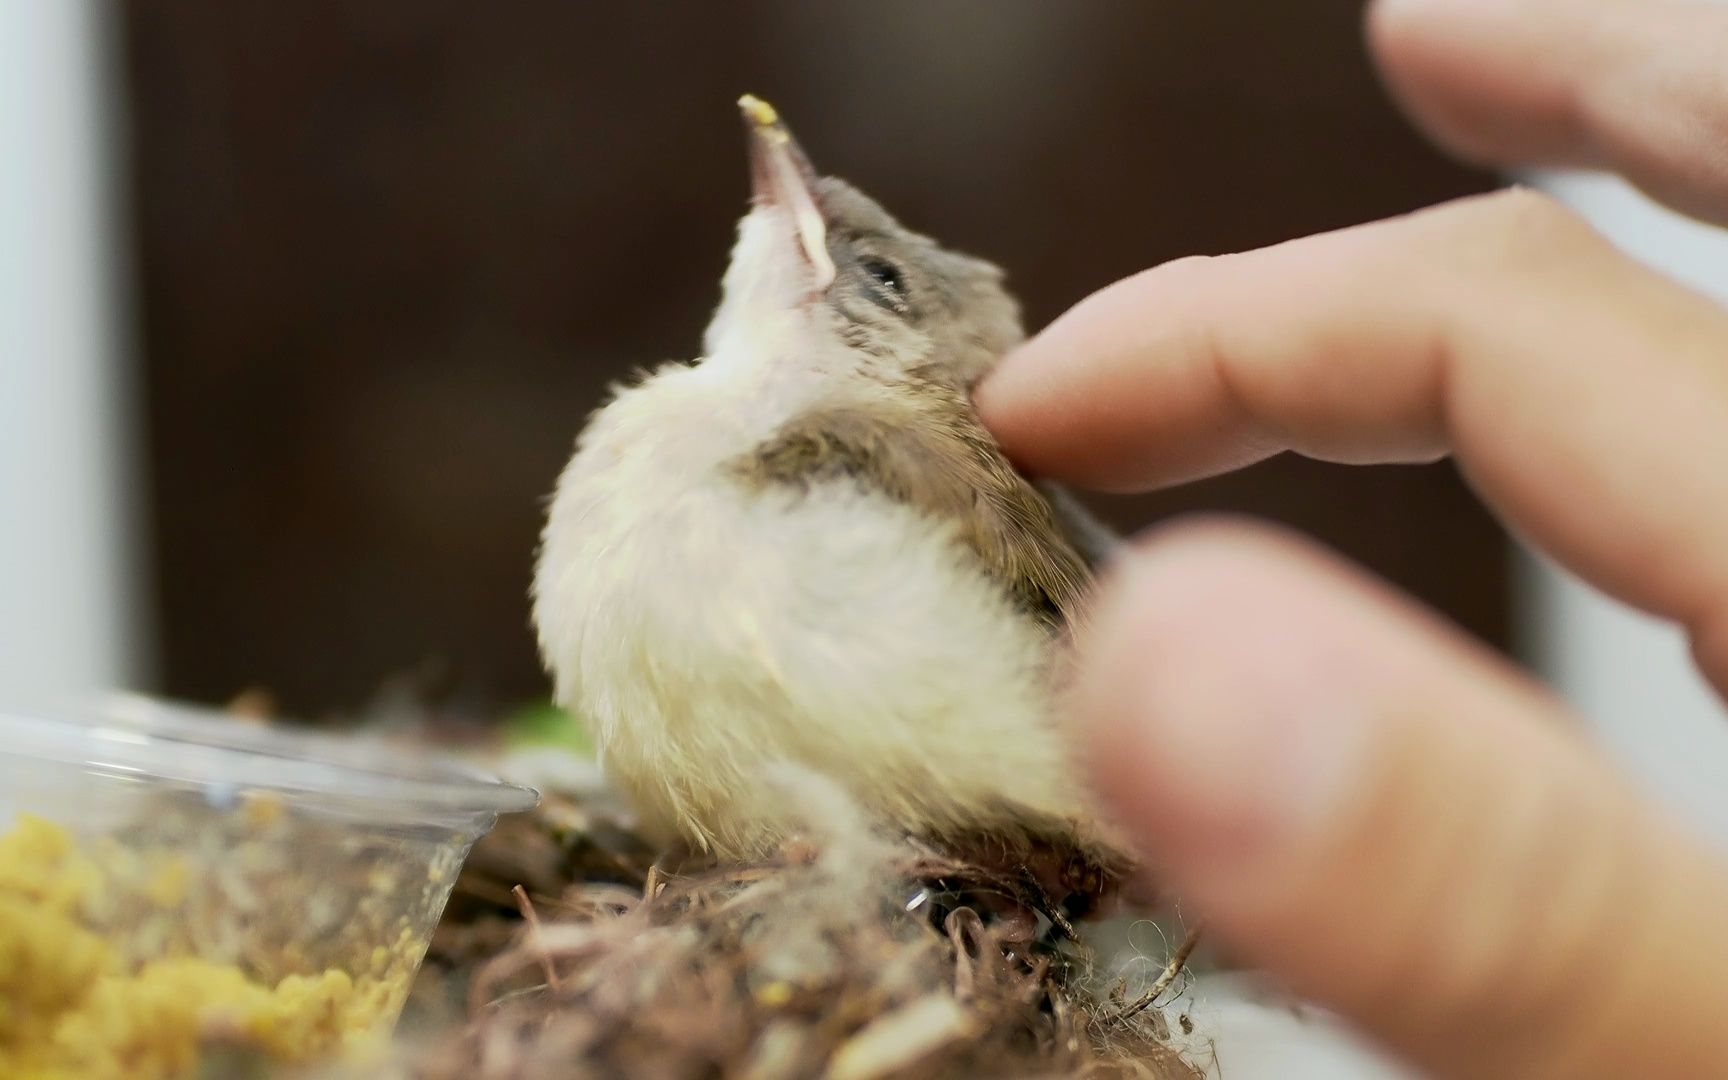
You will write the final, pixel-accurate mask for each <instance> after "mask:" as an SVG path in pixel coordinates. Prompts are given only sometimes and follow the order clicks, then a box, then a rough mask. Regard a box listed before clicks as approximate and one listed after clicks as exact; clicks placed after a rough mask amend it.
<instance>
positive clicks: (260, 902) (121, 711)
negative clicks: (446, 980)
mask: <svg viewBox="0 0 1728 1080" xmlns="http://www.w3.org/2000/svg"><path fill="white" fill-rule="evenodd" d="M537 798H538V796H537V795H536V794H535V793H534V792H533V791H531V790H529V789H527V788H523V787H518V786H515V785H512V784H507V783H504V782H502V781H499V780H497V779H495V778H493V777H490V776H487V775H485V774H483V773H481V772H478V771H473V770H469V769H466V768H463V767H461V766H457V765H454V764H448V763H443V762H440V761H438V760H436V759H429V758H425V757H422V756H419V755H417V754H415V753H413V752H411V751H407V750H403V749H401V748H397V747H392V746H388V745H383V744H376V743H373V744H368V743H363V742H358V741H353V740H348V739H343V738H337V737H332V736H322V735H312V734H302V733H296V732H289V731H284V730H282V729H280V728H275V727H267V726H263V725H257V724H250V723H247V722H244V721H240V720H236V719H234V718H231V717H228V716H225V715H221V714H217V713H211V712H206V711H203V710H194V709H189V708H185V707H181V706H174V705H168V704H165V703H161V702H155V701H151V700H148V699H142V698H136V697H116V698H109V699H104V700H102V701H101V702H99V703H97V704H96V705H94V706H92V707H90V708H88V709H84V710H62V711H59V712H55V713H41V712H33V713H22V712H17V711H7V710H3V709H0V958H5V959H6V960H7V961H9V963H0V1003H4V1005H5V1006H6V1007H4V1008H0V1075H8V1076H10V1075H23V1074H27V1073H30V1072H31V1070H35V1071H36V1072H37V1073H40V1074H42V1075H61V1074H62V1072H63V1073H64V1074H65V1075H79V1076H83V1075H90V1076H98V1075H108V1074H112V1075H125V1076H137V1077H149V1076H153V1075H161V1076H172V1075H177V1074H179V1073H181V1072H183V1071H185V1070H187V1069H189V1068H191V1067H193V1066H194V1065H195V1064H196V1061H197V1055H198V1054H199V1053H200V1052H202V1051H203V1050H206V1049H208V1047H209V1046H210V1045H211V1044H212V1042H213V1041H216V1042H221V1041H222V1040H224V1039H228V1040H230V1041H232V1042H233V1043H235V1044H236V1045H242V1046H245V1047H248V1048H250V1049H253V1050H256V1051H258V1052H260V1053H261V1054H262V1055H263V1056H265V1057H267V1058H275V1059H279V1060H283V1061H291V1062H292V1061H307V1060H316V1059H318V1058H321V1057H325V1056H327V1055H329V1054H330V1053H332V1052H334V1051H337V1050H340V1049H341V1048H342V1047H345V1046H347V1047H353V1046H358V1045H364V1044H368V1043H374V1042H376V1041H377V1039H378V1036H379V1035H381V1034H383V1033H387V1032H388V1030H389V1029H390V1027H391V1026H392V1025H393V1024H394V1022H395V1020H396V1018H397V1016H398V1014H399V1013H400V1012H401V1009H402V1005H403V1002H404V999H405V997H406V995H407V991H408V987H409V984H410V982H411V981H412V979H413V976H414V973H415V971H416V969H417V968H418V967H419V964H420V961H421V959H422V958H423V957H424V955H425V952H426V948H427V945H428V943H429V941H430V938H431V934H432V930H433V928H434V926H436V924H437V922H438V918H439V916H440V914H441V913H442V911H443V909H444V904H445V901H446V900H447V899H448V898H449V895H450V889H451V886H452V885H453V884H454V883H455V880H456V875H457V872H458V871H459V870H460V868H461V865H462V862H463V860H464V858H465V857H466V856H467V853H468V849H469V848H470V846H471V845H472V844H473V843H474V841H476V840H478V839H479V838H480V837H481V836H483V835H484V834H485V833H486V832H487V831H488V830H489V829H490V828H491V827H492V825H493V823H494V821H495V820H496V819H497V817H498V815H499V814H503V813H509V812H513V811H521V810H527V809H530V808H531V807H533V806H534V804H535V802H536V801H537ZM181 1029H185V1030H181ZM188 1055H191V1057H190V1058H188Z"/></svg>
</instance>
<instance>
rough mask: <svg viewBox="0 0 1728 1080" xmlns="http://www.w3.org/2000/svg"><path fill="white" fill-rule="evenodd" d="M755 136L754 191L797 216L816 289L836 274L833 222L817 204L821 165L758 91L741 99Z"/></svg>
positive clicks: (750, 134)
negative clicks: (824, 217)
mask: <svg viewBox="0 0 1728 1080" xmlns="http://www.w3.org/2000/svg"><path fill="white" fill-rule="evenodd" d="M738 109H739V111H740V112H742V113H743V114H744V128H745V131H746V132H747V134H748V137H749V140H750V180H751V195H752V197H753V198H754V199H755V200H756V202H757V203H758V204H760V205H762V206H777V207H780V208H782V209H784V210H785V211H786V212H787V214H788V215H790V216H791V218H792V225H793V228H794V229H795V230H796V232H797V236H798V246H799V247H800V248H801V249H802V250H803V253H804V258H805V260H806V261H807V262H809V264H810V267H811V269H812V270H813V271H814V272H815V274H816V289H817V291H821V290H823V289H826V288H827V287H828V286H829V284H830V283H831V282H833V280H834V260H833V259H832V258H831V257H830V256H829V254H828V226H827V225H826V224H825V223H824V222H823V220H822V210H821V208H820V207H819V206H817V205H816V170H815V169H813V168H811V167H810V159H809V158H807V157H805V156H804V151H803V150H802V149H800V148H799V146H798V143H797V141H796V140H794V139H793V138H792V133H791V132H790V131H788V130H787V129H786V125H785V124H784V123H783V122H782V121H781V119H780V114H779V113H777V112H775V111H774V106H772V105H770V104H768V103H767V102H766V101H763V100H762V99H761V98H759V97H756V96H755V95H753V94H745V95H744V96H743V97H741V98H739V99H738Z"/></svg>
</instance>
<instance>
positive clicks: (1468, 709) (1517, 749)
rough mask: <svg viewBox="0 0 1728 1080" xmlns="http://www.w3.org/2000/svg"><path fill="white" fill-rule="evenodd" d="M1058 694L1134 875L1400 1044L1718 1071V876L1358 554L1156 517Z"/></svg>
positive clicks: (1442, 1068)
mask: <svg viewBox="0 0 1728 1080" xmlns="http://www.w3.org/2000/svg"><path fill="white" fill-rule="evenodd" d="M1073 707H1074V711H1075V713H1076V717H1077V722H1078V726H1079V732H1080V738H1081V740H1082V744H1083V747H1084V750H1085V753H1086V754H1087V757H1088V760H1089V761H1090V763H1091V766H1092V770H1093V774H1094V777H1095V780H1096V782H1097V785H1098V787H1099V790H1100V792H1101V794H1102V795H1103V797H1104V798H1105V800H1106V801H1107V803H1108V804H1109V805H1110V806H1112V807H1113V808H1114V810H1115V813H1116V816H1117V818H1118V820H1119V821H1120V822H1121V823H1122V824H1123V825H1124V826H1125V827H1126V828H1127V830H1128V832H1129V835H1131V836H1134V837H1135V838H1137V841H1138V843H1139V844H1140V847H1141V850H1142V853H1143V854H1144V855H1145V857H1146V858H1147V860H1148V863H1149V865H1150V868H1151V872H1152V873H1154V874H1155V875H1157V877H1158V878H1159V880H1160V883H1161V884H1162V885H1164V886H1165V887H1167V888H1169V889H1172V890H1173V891H1175V893H1176V894H1177V895H1180V896H1182V897H1183V898H1184V901H1185V902H1186V903H1188V904H1191V905H1193V906H1194V907H1195V908H1196V909H1197V910H1198V912H1199V913H1200V914H1201V915H1203V916H1204V917H1205V918H1206V920H1207V922H1208V924H1209V925H1210V926H1211V927H1212V928H1213V931H1214V932H1215V933H1216V934H1217V935H1218V936H1219V937H1220V938H1221V939H1223V940H1224V942H1225V943H1226V944H1227V945H1229V946H1230V947H1231V949H1232V953H1233V954H1234V955H1238V956H1240V957H1241V958H1243V959H1244V960H1246V961H1247V962H1249V963H1252V964H1255V965H1256V966H1259V967H1261V968H1264V969H1265V970H1266V971H1267V972H1269V973H1270V974H1272V975H1273V976H1274V977H1276V978H1279V979H1281V980H1282V981H1284V982H1285V983H1286V984H1287V985H1289V986H1290V987H1291V988H1292V989H1294V990H1296V991H1298V992H1300V993H1304V994H1306V995H1308V996H1310V997H1312V998H1314V999H1315V1000H1318V1001H1320V1002H1323V1003H1325V1004H1327V1005H1329V1006H1331V1007H1333V1008H1335V1009H1337V1010H1338V1011H1340V1012H1341V1013H1343V1014H1344V1015H1346V1016H1348V1017H1350V1018H1352V1019H1353V1020H1354V1021H1355V1022H1356V1023H1357V1024H1359V1025H1360V1026H1361V1027H1362V1028H1363V1029H1364V1030H1366V1031H1368V1032H1369V1033H1370V1034H1372V1035H1375V1036H1377V1037H1378V1038H1380V1039H1381V1040H1383V1041H1384V1042H1386V1043H1387V1044H1388V1045H1390V1046H1391V1047H1392V1048H1393V1049H1394V1050H1395V1051H1397V1052H1399V1053H1401V1054H1403V1055H1404V1056H1405V1057H1407V1058H1408V1059H1410V1060H1411V1061H1413V1062H1415V1063H1417V1064H1418V1065H1422V1066H1425V1067H1427V1068H1430V1069H1433V1070H1435V1071H1436V1072H1437V1073H1438V1074H1440V1075H1442V1076H1458V1077H1464V1076H1468V1077H1493V1076H1507V1077H1513V1076H1516V1077H1521V1078H1525V1077H1544V1076H1601V1077H1624V1076H1633V1075H1636V1076H1644V1077H1655V1076H1676V1077H1679V1076H1687V1077H1690V1076H1704V1075H1718V1074H1720V1072H1721V1070H1722V1069H1723V1068H1724V1066H1725V1063H1728V1025H1725V1024H1723V1023H1722V1020H1721V1016H1722V1014H1721V1002H1722V1001H1723V1000H1724V997H1725V995H1728V918H1725V917H1724V913H1725V912H1728V869H1725V867H1724V865H1723V864H1722V863H1719V862H1718V861H1717V860H1716V859H1715V858H1714V857H1713V856H1712V855H1711V854H1710V853H1709V852H1707V851H1706V850H1705V849H1704V848H1703V847H1702V845H1701V844H1699V843H1698V842H1697V841H1695V840H1693V839H1691V838H1690V837H1688V836H1686V835H1684V834H1683V833H1682V832H1681V831H1680V830H1679V829H1678V828H1676V827H1675V826H1673V825H1671V824H1669V823H1667V822H1666V821H1663V820H1661V819H1660V818H1659V817H1658V815H1657V814H1655V813H1654V812H1653V811H1651V810H1650V809H1648V808H1646V807H1644V806H1643V805H1642V804H1640V803H1639V802H1638V800H1637V799H1635V798H1634V797H1632V796H1631V795H1630V794H1629V793H1628V791H1627V789H1626V787H1625V785H1624V784H1623V783H1622V782H1621V781H1620V780H1619V779H1618V778H1617V777H1616V776H1615V775H1614V774H1613V773H1612V772H1610V771H1609V770H1608V769H1607V768H1606V767H1605V766H1604V765H1603V764H1602V763H1601V762H1599V761H1598V760H1597V759H1596V758H1595V757H1594V756H1593V755H1592V753H1591V752H1590V751H1589V750H1588V748H1587V747H1586V746H1585V745H1584V744H1583V743H1582V742H1581V741H1580V740H1579V739H1577V738H1576V737H1574V734H1573V733H1572V732H1571V731H1569V730H1568V726H1567V724H1566V722H1565V716H1564V712H1563V710H1562V709H1561V708H1560V707H1559V706H1558V705H1557V704H1556V703H1555V702H1554V701H1553V700H1552V699H1550V698H1549V697H1548V696H1547V695H1545V694H1544V693H1543V692H1542V691H1541V690H1540V689H1538V688H1537V687H1535V686H1533V685H1532V684H1531V683H1529V682H1528V681H1527V680H1526V679H1525V678H1524V677H1522V676H1521V675H1520V674H1518V673H1517V672H1515V671H1512V670H1510V669H1509V668H1507V667H1506V666H1505V665H1503V664H1502V663H1501V662H1500V661H1499V660H1497V659H1496V658H1494V657H1492V656H1491V655H1489V654H1488V653H1487V652H1486V651H1485V650H1482V649H1480V648H1478V647H1476V646H1474V645H1472V644H1470V643H1469V642H1467V641H1465V640H1464V639H1463V638H1462V637H1460V636H1459V635H1458V634H1457V633H1456V632H1454V631H1453V630H1451V629H1449V628H1447V627H1445V626H1442V625H1440V624H1439V622H1438V621H1437V620H1435V619H1434V618H1432V617H1431V616H1427V615H1425V614H1423V613H1422V612H1421V611H1419V610H1417V609H1416V608H1415V607H1414V606H1413V605H1411V604H1410V603H1409V602H1408V601H1406V600H1403V599H1401V598H1399V597H1398V596H1396V595H1393V594H1392V593H1391V592H1389V591H1388V590H1386V589H1385V588H1384V587H1382V586H1379V585H1376V584H1374V583H1372V582H1370V581H1369V580H1367V579H1366V578H1365V577H1364V576H1363V575H1362V574H1360V573H1359V572H1357V571H1354V570H1352V569H1350V568H1348V567H1346V566H1343V565H1341V564H1339V563H1338V562H1336V561H1335V560H1333V559H1331V558H1330V557H1327V556H1324V555H1322V554H1320V553H1318V552H1316V551H1315V550H1313V549H1311V548H1309V547H1308V546H1306V545H1303V544H1299V543H1298V542H1296V541H1294V540H1291V539H1288V538H1285V537H1282V536H1280V535H1279V534H1276V533H1273V532H1270V531H1268V530H1264V529H1260V528H1253V527H1249V526H1246V525H1216V524H1214V525H1203V526H1179V527H1176V528H1175V529H1173V530H1165V531H1163V532H1161V533H1159V534H1155V535H1154V537H1153V538H1152V539H1150V540H1149V541H1144V542H1142V543H1140V544H1139V545H1137V546H1136V548H1135V549H1134V550H1133V551H1131V552H1130V553H1128V554H1126V555H1125V556H1124V557H1123V558H1122V560H1121V565H1120V566H1119V567H1118V569H1117V571H1116V573H1115V575H1114V580H1113V582H1112V583H1111V584H1110V585H1109V586H1108V587H1107V588H1106V590H1105V594H1104V596H1103V597H1102V599H1101V601H1100V605H1099V608H1098V610H1097V612H1096V615H1095V619H1094V621H1093V623H1092V626H1091V628H1090V630H1089V631H1088V633H1087V637H1086V640H1085V641H1084V642H1083V659H1082V663H1081V671H1080V674H1079V677H1078V681H1077V684H1076V688H1075V692H1074V701H1073Z"/></svg>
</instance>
